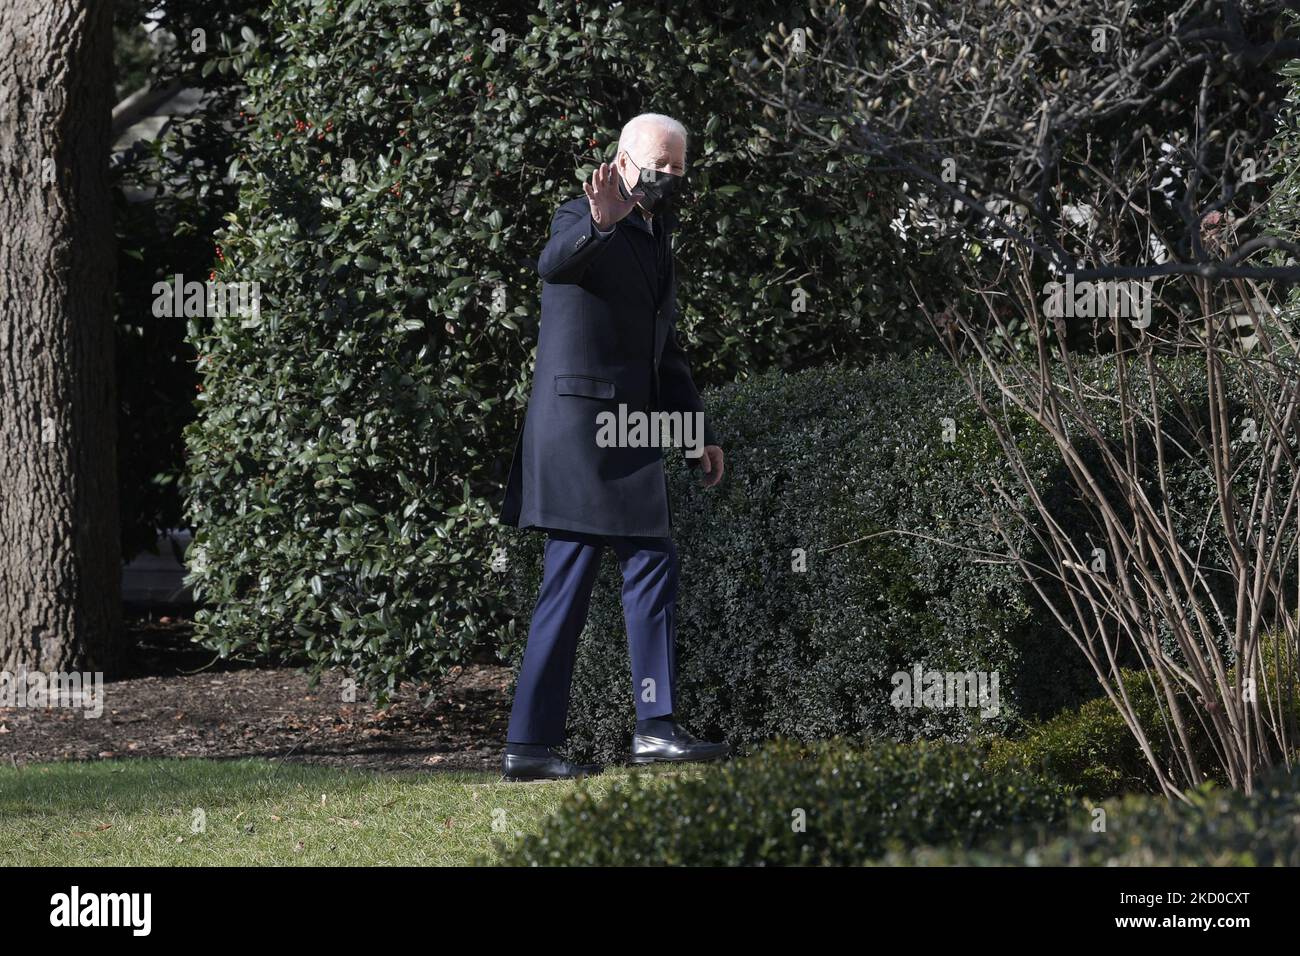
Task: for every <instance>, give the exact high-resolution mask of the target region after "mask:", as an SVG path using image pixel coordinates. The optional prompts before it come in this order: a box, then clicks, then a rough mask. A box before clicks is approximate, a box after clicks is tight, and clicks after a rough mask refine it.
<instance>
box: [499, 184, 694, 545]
mask: <svg viewBox="0 0 1300 956" xmlns="http://www.w3.org/2000/svg"><path fill="white" fill-rule="evenodd" d="M640 215H641V212H640V210H638V209H633V210H632V212H630V213H629V214H628V216H627V217H625V218H624V219H622V220H620V221H619V222H618V223H617V224H616V225H615V227H614V231H613V233H612V234H610V235H607V236H604V237H602V236H601V235H600V233H598V232H597V231H596V228H595V224H594V223H593V222H592V219H591V212H590V206H589V204H588V202H587V199H586V197H585V196H580V197H578V198H577V199H573V200H570V201H569V202H566V203H564V204H563V205H561V206H560V208H559V209H557V210H556V212H555V216H554V217H553V218H552V220H551V235H550V239H549V240H548V241H547V243H546V248H544V249H543V250H542V254H541V255H540V256H539V257H538V260H537V273H538V275H539V276H541V279H542V315H541V322H540V331H539V335H538V343H537V365H536V369H535V371H534V374H533V389H532V394H531V395H530V396H529V399H528V411H527V413H526V415H525V416H524V425H523V428H521V429H520V432H519V436H518V438H517V439H516V442H515V450H514V459H513V461H512V462H511V465H510V476H509V478H508V479H507V483H506V494H505V501H504V504H503V505H502V509H501V521H502V523H504V524H509V525H514V526H517V527H520V528H529V527H536V528H556V529H562V530H567V531H581V532H586V533H588V534H600V535H618V536H646V537H668V536H669V526H670V524H671V520H672V519H671V515H670V513H669V505H668V488H667V482H666V480H665V477H664V467H663V455H664V451H665V449H662V448H659V447H654V446H649V447H640V448H638V447H610V448H602V447H600V445H599V444H598V443H597V440H596V435H597V414H598V413H599V412H601V411H610V412H614V413H615V414H617V413H618V407H619V405H620V404H625V405H626V406H627V411H637V410H639V411H656V410H662V411H669V412H672V411H679V412H703V411H704V405H703V403H702V402H701V401H700V394H699V392H698V391H697V390H696V388H695V383H694V382H693V381H692V380H691V372H690V367H689V365H688V364H687V361H686V354H685V353H684V352H683V351H682V347H681V344H680V342H679V341H678V340H677V333H676V319H677V315H678V310H677V283H676V276H675V274H674V267H673V255H672V242H671V237H672V231H673V226H674V225H675V223H674V221H673V219H672V217H671V215H669V216H665V215H662V214H660V215H656V216H655V217H654V227H653V234H652V233H651V232H648V231H646V230H645V229H643V228H640V226H638V225H637V224H635V223H633V222H631V221H629V220H630V219H631V217H632V216H640ZM704 442H705V444H709V445H714V444H717V437H716V436H715V435H714V433H713V429H712V426H711V424H710V423H709V422H708V420H707V419H706V420H705V423H704ZM667 451H668V452H669V453H670V454H683V451H682V450H681V449H668V450H667Z"/></svg>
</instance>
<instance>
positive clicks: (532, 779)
mask: <svg viewBox="0 0 1300 956" xmlns="http://www.w3.org/2000/svg"><path fill="white" fill-rule="evenodd" d="M598 776H600V774H598V773H577V774H574V775H573V776H572V777H508V776H506V775H505V774H502V775H501V779H502V781H504V782H505V783H542V782H544V781H547V780H583V779H585V778H587V777H598Z"/></svg>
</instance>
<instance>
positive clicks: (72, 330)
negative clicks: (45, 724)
mask: <svg viewBox="0 0 1300 956" xmlns="http://www.w3.org/2000/svg"><path fill="white" fill-rule="evenodd" d="M112 24H113V15H112V3H111V2H110V0H5V2H4V3H3V4H2V5H0V104H3V108H2V109H0V670H7V671H10V672H13V671H16V670H17V669H18V668H19V667H26V668H27V669H28V670H42V671H50V670H79V669H89V670H102V671H111V670H112V669H113V666H114V664H115V658H116V657H117V653H116V652H117V651H118V649H119V644H120V640H121V630H122V628H121V589H120V578H121V560H120V546H119V543H118V542H119V537H118V515H117V480H116V464H115V455H114V447H115V442H116V418H117V401H116V394H115V387H114V376H113V367H114V366H113V319H112V316H113V312H112V291H113V231H112V220H111V205H110V193H109V177H108V148H109V128H110V120H111V113H112V62H113V60H112V56H113V32H112Z"/></svg>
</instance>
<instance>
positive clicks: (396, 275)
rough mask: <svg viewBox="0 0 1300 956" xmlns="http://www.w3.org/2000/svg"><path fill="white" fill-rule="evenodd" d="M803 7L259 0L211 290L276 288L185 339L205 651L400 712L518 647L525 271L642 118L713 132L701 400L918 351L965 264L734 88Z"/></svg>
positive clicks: (694, 173) (687, 220) (693, 291)
mask: <svg viewBox="0 0 1300 956" xmlns="http://www.w3.org/2000/svg"><path fill="white" fill-rule="evenodd" d="M805 15H806V14H805V12H804V8H803V7H801V6H800V5H799V4H795V3H789V2H773V0H765V2H760V3H754V2H744V3H741V2H738V0H724V2H721V3H715V4H708V5H704V6H699V5H689V6H683V7H681V8H679V9H674V11H673V13H672V14H671V17H666V16H665V14H664V13H663V11H662V9H661V8H659V7H658V6H656V5H648V6H647V5H634V4H615V5H613V6H609V5H602V4H590V3H588V4H579V3H578V2H576V0H540V2H538V3H535V4H524V5H520V4H516V3H511V2H506V0H479V2H475V3H473V4H468V3H456V2H450V0H447V2H443V0H373V2H366V3H361V2H359V0H351V2H349V0H338V2H336V3H325V2H314V0H271V2H269V3H267V4H266V5H265V7H264V9H263V10H262V12H261V16H262V19H263V21H264V22H265V24H266V31H265V33H264V34H258V35H256V36H254V38H253V41H251V42H252V46H251V50H250V51H249V52H248V57H249V63H248V65H247V66H246V67H245V68H244V69H243V71H242V77H243V79H244V81H245V82H246V85H247V88H248V96H247V100H246V102H244V103H242V104H241V106H242V108H243V110H244V112H245V114H246V117H247V118H248V119H249V122H248V123H247V125H246V126H245V127H244V134H243V136H242V138H241V142H240V146H241V150H240V154H239V157H238V163H237V165H236V167H235V169H234V174H235V176H236V178H237V180H238V182H239V184H240V203H239V208H238V210H237V211H236V212H235V213H234V214H233V215H232V217H231V219H230V223H229V228H228V229H227V230H226V231H225V234H224V235H222V236H220V237H219V239H218V241H219V242H220V244H221V245H222V247H223V252H224V261H223V263H222V265H220V266H219V267H218V277H219V278H220V279H221V280H222V281H245V282H252V281H258V282H260V283H261V285H262V289H261V291H262V315H261V318H260V319H259V320H256V321H251V320H246V319H239V318H236V319H225V320H215V321H204V322H195V323H192V325H191V335H192V339H193V342H194V345H195V347H196V349H197V351H198V353H199V355H200V358H199V363H200V364H199V368H200V371H201V372H202V375H203V381H202V386H203V392H202V395H201V402H200V405H199V414H198V420H197V421H196V422H195V424H194V425H193V426H192V427H191V428H190V429H188V431H187V447H188V454H189V463H190V472H191V477H192V488H191V490H190V495H189V504H190V509H191V512H192V515H193V519H194V522H195V524H196V526H197V528H198V533H197V538H196V542H195V545H194V548H193V555H194V558H195V560H197V561H198V562H199V566H198V567H197V569H196V570H195V573H194V576H193V579H192V580H193V584H194V585H195V588H196V592H197V595H198V596H199V597H200V598H201V599H202V600H203V601H205V602H206V604H207V609H206V610H204V611H203V613H202V614H201V615H200V617H199V619H198V622H197V625H198V633H199V635H200V637H201V638H202V639H203V640H204V642H205V643H206V644H207V645H208V646H210V647H213V648H215V649H217V650H219V651H221V652H223V653H227V654H237V653H241V652H244V651H259V652H263V653H267V654H270V655H273V656H277V657H286V658H292V659H299V660H303V659H305V660H306V661H307V662H309V663H310V664H311V665H312V666H313V668H320V667H324V666H342V667H345V668H347V669H349V670H350V671H352V673H354V674H355V675H356V676H357V677H358V678H359V679H361V680H362V681H363V683H364V684H365V685H366V686H368V687H370V688H373V689H375V690H378V691H381V692H383V691H385V690H387V689H388V688H391V687H392V686H393V685H394V684H395V683H396V682H397V681H400V680H402V679H405V678H422V677H431V676H435V675H437V674H439V673H441V672H442V670H443V669H444V668H445V667H446V666H448V665H450V664H452V663H455V662H457V661H459V660H461V659H463V657H464V655H465V652H466V650H467V648H469V647H470V646H472V645H474V644H476V643H479V642H482V641H484V640H486V639H488V638H490V637H492V636H495V635H496V634H497V633H498V630H499V629H502V628H506V627H508V625H509V616H508V615H505V614H503V612H502V607H501V601H500V596H501V595H500V590H501V576H500V575H495V574H493V572H492V571H491V570H490V566H491V559H492V556H493V547H494V546H495V544H496V541H495V540H494V538H493V537H492V535H491V534H490V533H489V531H490V527H489V522H490V520H491V518H492V517H493V515H494V514H495V513H496V510H497V505H498V502H499V496H500V481H501V480H502V478H503V477H504V473H505V465H506V464H508V457H509V454H510V451H511V449H512V447H513V439H514V436H515V433H516V429H517V428H518V426H519V423H520V421H521V412H522V407H523V401H524V398H525V396H526V395H527V391H528V386H529V375H530V359H531V350H532V348H533V346H534V343H535V331H536V323H537V319H538V315H537V312H538V309H537V303H538V297H539V293H540V283H539V281H538V278H537V276H536V273H535V269H534V263H535V259H536V256H537V254H538V252H539V251H540V250H541V248H542V247H543V245H544V243H545V239H546V230H547V227H548V225H549V222H550V218H551V215H552V213H553V211H554V208H555V206H556V205H557V204H558V203H559V202H561V201H562V200H564V199H568V198H571V197H573V196H576V195H580V194H581V186H580V183H579V179H581V178H585V177H586V176H587V175H588V174H589V172H590V170H591V168H592V167H593V166H594V165H595V164H596V163H597V162H598V161H600V160H602V159H608V158H612V155H613V146H614V144H615V142H616V141H617V136H618V132H619V129H620V127H621V125H622V123H623V122H625V121H626V120H627V119H629V118H630V117H631V116H633V115H634V114H636V113H638V112H640V111H643V110H648V109H653V110H657V111H660V112H666V113H672V114H675V115H677V116H678V117H680V118H681V120H682V121H683V122H684V123H685V124H686V125H687V126H688V128H689V129H690V131H691V133H692V138H691V143H690V158H691V171H690V176H691V181H692V184H693V188H692V195H691V198H690V201H689V202H688V203H687V204H686V206H685V209H684V215H683V219H684V222H683V227H682V231H681V242H680V244H679V245H678V247H677V256H678V261H679V263H680V269H679V272H680V274H681V277H682V279H681V281H682V290H681V295H680V300H681V304H682V307H683V311H684V317H683V320H682V322H681V332H682V333H683V337H684V338H685V339H686V340H687V342H688V343H689V346H690V348H691V352H692V357H693V365H694V368H695V370H696V372H697V373H698V375H699V381H701V382H702V383H707V382H709V381H713V382H719V381H725V380H727V379H729V378H731V377H732V376H733V375H734V374H736V373H737V372H738V371H739V370H742V369H750V368H762V367H770V366H773V365H776V366H795V365H800V364H806V363H809V362H819V361H824V360H826V359H827V358H828V357H829V356H832V355H836V356H838V355H846V356H851V357H852V356H861V355H869V354H873V353H876V352H879V351H883V350H888V349H891V348H894V347H896V346H897V345H898V344H899V342H900V341H903V340H914V339H915V338H916V332H917V329H918V328H919V324H918V319H919V316H917V315H916V314H915V313H913V312H911V311H907V310H905V309H904V307H903V303H905V302H906V301H907V300H908V294H907V290H908V288H909V287H910V285H911V284H912V283H916V284H918V285H925V286H926V287H928V288H936V287H938V288H942V287H943V283H944V282H946V281H949V280H948V279H946V278H945V277H946V276H948V275H949V274H950V270H947V269H946V268H945V265H944V263H943V261H941V260H942V257H941V256H937V255H936V256H925V255H921V254H920V250H918V249H915V248H912V245H913V243H912V241H911V240H902V239H900V238H899V237H898V236H897V235H896V234H894V233H893V232H892V231H891V230H890V229H889V226H888V222H889V220H890V219H891V218H893V216H894V215H895V209H896V208H897V204H898V198H897V195H896V194H894V193H891V192H887V191H886V189H885V187H883V186H880V187H873V190H872V191H864V190H863V188H862V183H861V180H860V177H859V176H858V175H857V174H858V173H860V172H861V169H860V168H858V169H855V168H853V166H852V164H845V163H842V162H830V163H828V162H826V160H825V158H824V155H823V154H822V152H821V151H820V150H819V149H818V148H817V147H815V145H814V144H811V143H802V142H801V141H800V140H799V139H798V138H794V139H791V138H790V137H789V136H788V135H787V131H786V130H785V129H784V128H782V127H779V125H778V124H775V122H774V121H772V120H771V119H770V118H768V117H767V116H765V115H764V113H763V110H762V107H761V106H759V105H757V104H754V103H750V102H747V101H744V100H743V99H742V98H741V97H740V95H739V94H738V93H737V92H736V91H735V89H734V88H733V87H732V85H731V84H730V82H729V80H728V77H729V73H730V70H731V68H732V66H733V65H735V64H736V63H738V62H743V61H745V60H746V59H748V58H749V57H750V56H752V55H755V54H756V53H757V51H758V49H759V46H760V44H761V39H762V37H763V36H764V35H765V34H766V32H767V31H768V30H769V29H770V28H771V27H772V26H773V25H774V24H775V23H777V22H780V21H784V22H785V23H787V24H790V23H793V22H796V18H801V17H803V16H805ZM759 55H761V54H759ZM877 192H878V195H877V194H876V193H877ZM742 237H743V238H742ZM796 277H799V278H796ZM797 287H798V288H803V289H804V290H805V291H806V292H807V293H808V300H807V308H806V310H805V311H797V312H796V311H795V308H794V300H795V292H796V288H797ZM882 326H883V329H884V332H883V334H877V332H878V331H879V330H880V329H881V327H882Z"/></svg>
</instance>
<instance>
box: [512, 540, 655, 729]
mask: <svg viewBox="0 0 1300 956" xmlns="http://www.w3.org/2000/svg"><path fill="white" fill-rule="evenodd" d="M606 546H608V547H610V548H611V549H613V551H614V554H615V555H616V556H617V558H618V562H619V567H620V568H621V569H622V572H623V620H624V622H625V623H626V625H627V644H628V651H629V652H630V654H631V658H632V685H633V687H632V689H633V694H634V696H635V700H636V715H637V719H639V720H649V719H651V718H653V717H661V716H663V715H665V714H668V713H671V712H672V709H673V704H674V700H673V697H674V683H675V679H676V676H677V675H676V667H677V661H676V648H675V644H676V636H677V635H676V603H677V549H676V547H675V546H674V545H673V542H672V539H671V538H628V537H608V536H602V535H593V534H583V533H580V532H575V531H550V532H549V533H548V537H547V539H546V556H545V562H544V570H543V574H542V588H541V593H540V594H539V595H538V598H537V607H536V609H535V610H534V611H533V621H532V625H531V626H530V628H529V630H528V646H527V649H526V650H525V651H524V661H523V665H522V667H521V668H520V670H519V680H518V683H517V685H516V687H515V699H514V706H513V707H512V708H511V711H510V729H509V732H508V733H507V735H506V739H507V740H508V741H510V742H512V743H522V744H542V745H545V746H550V747H557V746H559V745H560V744H562V743H563V742H564V725H565V719H566V717H567V716H568V711H569V685H570V682H571V681H572V678H573V661H574V655H575V653H576V652H577V647H578V636H579V635H580V634H581V633H582V629H583V627H584V625H585V624H586V623H587V608H588V605H589V603H590V600H591V589H592V586H593V585H594V584H595V583H596V572H597V570H598V569H599V567H600V557H601V554H602V552H603V551H604V549H605V547H606Z"/></svg>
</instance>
